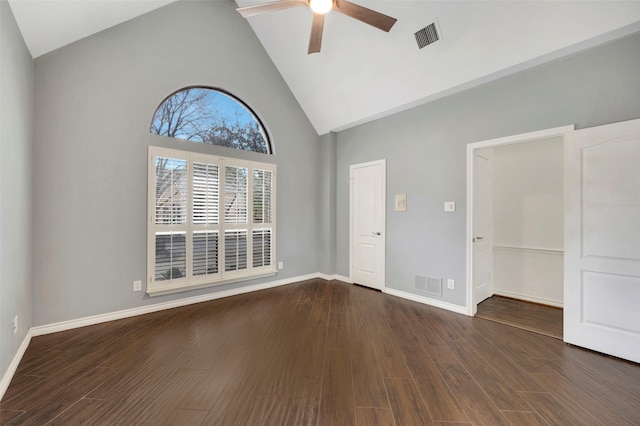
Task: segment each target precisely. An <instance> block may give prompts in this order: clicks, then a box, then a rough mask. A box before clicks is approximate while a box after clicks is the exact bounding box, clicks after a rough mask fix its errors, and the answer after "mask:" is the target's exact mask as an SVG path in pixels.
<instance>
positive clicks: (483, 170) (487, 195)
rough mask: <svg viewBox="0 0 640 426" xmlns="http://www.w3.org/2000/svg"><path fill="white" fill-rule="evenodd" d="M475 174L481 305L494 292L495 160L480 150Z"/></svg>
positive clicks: (478, 297) (477, 279)
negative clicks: (493, 219)
mask: <svg viewBox="0 0 640 426" xmlns="http://www.w3.org/2000/svg"><path fill="white" fill-rule="evenodd" d="M473 170H474V177H473V186H474V188H473V203H474V204H473V205H474V210H473V231H474V235H473V285H474V303H475V304H476V305H477V304H478V303H480V302H482V301H483V300H485V299H486V298H488V297H491V296H493V285H492V283H491V261H492V260H491V242H490V240H491V163H490V160H489V159H488V158H486V157H485V156H483V155H481V154H476V155H475V159H474V168H473Z"/></svg>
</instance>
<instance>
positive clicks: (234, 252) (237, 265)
mask: <svg viewBox="0 0 640 426" xmlns="http://www.w3.org/2000/svg"><path fill="white" fill-rule="evenodd" d="M247 248H248V247H247V230H246V229H232V230H229V231H224V270H225V271H238V270H241V269H247V253H248V251H247Z"/></svg>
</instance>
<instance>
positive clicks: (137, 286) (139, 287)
mask: <svg viewBox="0 0 640 426" xmlns="http://www.w3.org/2000/svg"><path fill="white" fill-rule="evenodd" d="M133 291H142V281H140V280H137V281H134V282H133Z"/></svg>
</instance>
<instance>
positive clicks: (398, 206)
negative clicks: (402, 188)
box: [395, 194, 407, 212]
mask: <svg viewBox="0 0 640 426" xmlns="http://www.w3.org/2000/svg"><path fill="white" fill-rule="evenodd" d="M395 210H396V211H397V212H406V211H407V194H396V202H395Z"/></svg>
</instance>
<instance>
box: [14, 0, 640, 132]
mask: <svg viewBox="0 0 640 426" xmlns="http://www.w3.org/2000/svg"><path fill="white" fill-rule="evenodd" d="M173 1H175V0H144V1H141V0H91V1H88V0H84V1H77V0H46V1H44V0H9V3H10V5H11V8H12V10H13V12H14V15H15V17H16V20H17V22H18V25H19V27H20V29H21V31H22V33H23V37H24V39H25V42H26V43H27V46H28V48H29V49H30V51H31V54H32V55H33V56H34V57H37V56H40V55H42V54H45V53H47V52H49V51H51V50H54V49H56V48H58V47H61V46H64V45H66V44H68V43H71V42H73V41H75V40H78V39H81V38H83V37H86V36H89V35H91V34H93V33H96V32H98V31H101V30H103V29H106V28H108V27H110V26H113V25H116V24H118V23H120V22H123V21H126V20H129V19H132V18H134V17H136V16H139V15H141V14H144V13H146V12H148V11H151V10H153V9H155V8H158V7H162V6H164V5H166V4H168V3H172V2H173ZM180 1H188V0H180ZM201 1H231V0H201ZM266 1H270V0H266ZM266 1H265V2H266ZM352 1H353V2H354V3H357V4H360V5H363V6H366V7H368V8H370V9H374V10H377V11H379V12H382V13H384V14H387V15H390V16H393V17H395V18H397V19H398V22H397V23H396V24H395V26H394V27H393V28H392V29H391V31H390V32H389V33H385V32H383V31H380V30H378V29H375V28H373V27H371V26H368V25H366V24H363V23H361V22H359V21H356V20H353V19H351V18H349V17H347V16H345V15H341V14H339V13H337V12H335V11H332V12H330V13H329V14H328V15H327V16H326V19H325V25H324V37H323V40H322V51H321V52H320V53H315V54H311V55H308V54H307V46H308V43H309V33H310V29H311V20H312V16H313V14H312V12H311V11H310V10H309V9H308V8H306V7H297V8H293V9H288V10H282V11H278V12H271V13H267V14H262V15H259V16H254V17H250V18H247V20H248V22H249V24H250V25H251V28H252V29H253V31H254V32H255V34H256V35H257V37H258V39H259V40H260V42H261V43H262V45H263V46H264V48H265V50H266V52H267V54H268V55H269V56H270V57H271V59H272V61H273V63H274V64H275V66H276V67H277V68H278V70H279V71H280V73H281V74H282V76H283V78H284V79H285V81H286V82H287V84H288V85H289V87H290V89H291V91H292V92H293V94H294V96H295V97H296V98H297V100H298V102H299V103H300V105H301V107H302V108H303V110H304V111H305V113H306V114H307V116H308V117H309V120H310V121H311V123H312V124H313V126H314V127H315V129H316V131H317V132H318V134H324V133H327V132H329V131H337V130H342V129H346V128H349V127H352V126H354V125H357V124H361V123H365V122H367V121H371V120H373V119H376V118H379V117H383V116H386V115H389V114H392V113H395V112H398V111H401V110H404V109H407V108H411V107H413V106H416V105H420V104H422V103H426V102H429V101H432V100H434V99H437V98H440V97H443V96H446V95H448V94H451V93H455V92H457V91H460V90H463V89H466V88H469V87H473V86H474V85H477V84H481V83H483V82H487V81H490V80H492V79H495V78H499V77H502V76H505V75H508V74H510V73H513V72H517V71H519V70H523V69H526V68H528V67H532V66H536V65H539V64H541V63H544V62H547V61H550V60H553V59H556V58H559V57H562V56H565V55H569V54H572V53H575V52H578V51H580V50H583V49H587V48H589V47H592V46H595V45H599V44H602V43H605V42H607V41H610V40H614V39H616V38H619V37H624V36H625V35H628V34H632V33H635V32H638V31H640V1H638V0H636V1H615V0H604V1H599V0H587V1H580V0H556V1H540V0H536V1H518V0H510V1H486V0H471V1H459V0H448V1H431V0H380V1H371V0H352ZM261 2H262V1H254V0H236V3H237V4H238V5H239V6H247V5H252V4H258V3H261ZM432 23H435V26H436V28H437V30H438V32H439V36H440V39H439V40H438V41H436V42H435V43H433V44H430V45H428V46H426V47H424V48H422V49H420V48H418V45H417V43H416V38H415V35H414V33H416V32H417V31H419V30H421V29H422V28H424V27H426V26H428V25H430V24H432ZM638 49H639V51H640V46H638Z"/></svg>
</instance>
